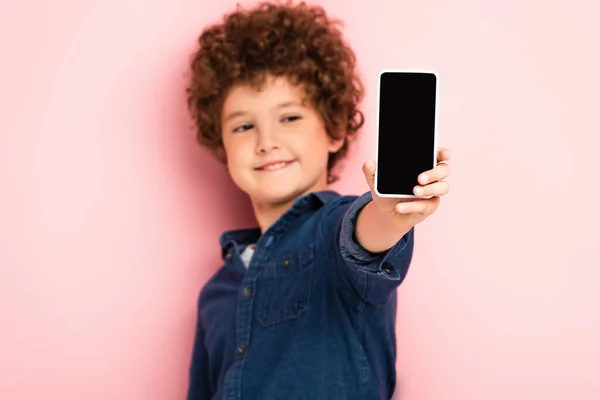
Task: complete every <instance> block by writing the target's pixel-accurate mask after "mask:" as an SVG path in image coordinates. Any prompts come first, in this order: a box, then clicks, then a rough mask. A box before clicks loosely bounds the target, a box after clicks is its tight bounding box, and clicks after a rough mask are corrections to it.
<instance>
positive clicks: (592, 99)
mask: <svg viewBox="0 0 600 400" xmlns="http://www.w3.org/2000/svg"><path fill="white" fill-rule="evenodd" d="M220 3H224V4H222V5H221V4H220ZM49 4H51V2H44V1H31V0H23V1H21V2H15V1H7V0H3V2H2V3H1V4H0V16H1V17H0V18H1V20H0V52H1V53H0V54H1V62H0V65H1V67H0V68H1V73H0V88H1V90H0V107H1V108H0V109H1V110H2V111H1V113H2V117H1V118H0V178H1V182H2V197H1V201H0V221H2V223H1V224H0V324H1V326H0V398H1V399H6V400H13V399H14V400H17V399H18V400H29V399H38V398H42V397H43V398H51V399H61V400H71V399H73V400H74V399H83V398H85V399H86V400H96V399H102V400H105V399H123V400H124V399H128V400H129V399H140V400H141V399H144V400H158V399H180V398H183V396H184V393H185V388H186V384H187V365H188V359H189V353H190V349H191V346H192V334H193V326H194V323H195V314H194V312H195V301H196V296H197V294H198V291H199V289H200V287H201V285H202V284H203V282H204V281H205V280H206V279H207V277H208V276H209V275H210V274H211V273H212V272H213V271H214V270H215V268H216V267H217V256H218V251H219V250H218V246H217V239H218V235H219V233H220V231H221V230H223V229H226V228H229V227H233V226H239V227H241V226H247V225H249V224H251V223H252V218H251V216H250V209H249V206H248V203H247V201H246V200H245V199H243V198H239V199H237V198H236V196H237V195H238V191H237V190H236V189H235V188H234V187H233V186H232V184H231V183H229V182H227V180H226V175H225V173H224V171H223V169H222V168H220V167H219V166H218V164H217V163H216V162H215V161H213V160H212V158H210V157H209V156H207V153H206V152H205V151H203V150H201V149H199V148H197V147H196V146H195V145H194V142H193V136H192V135H193V134H192V131H191V122H190V120H189V119H188V117H187V113H186V110H185V103H184V101H185V100H184V85H185V81H184V73H185V68H186V63H187V58H188V55H189V53H190V51H191V50H192V47H193V43H194V40H195V37H196V35H197V34H198V33H199V31H200V29H201V27H202V26H203V24H205V23H207V22H209V21H212V20H214V19H215V18H216V17H217V16H219V15H220V14H221V12H223V11H225V10H226V9H229V8H230V7H231V6H233V5H234V4H235V2H234V1H226V2H225V1H224V2H213V1H202V0H200V1H194V2H192V1H185V2H184V1H180V2H173V1H167V0H144V1H142V0H137V1H133V0H130V1H126V2H123V1H106V0H102V1H101V0H87V1H75V0H71V1H69V0H60V1H58V2H56V1H55V2H52V5H49ZM217 4H219V5H217ZM321 4H323V5H325V6H327V7H328V9H329V10H331V12H332V13H333V14H336V15H338V16H341V17H343V18H344V19H345V20H346V25H347V34H348V37H349V39H350V41H351V42H352V43H353V44H354V46H355V48H356V51H357V53H358V55H359V59H360V62H361V67H362V71H363V73H364V76H365V79H366V82H367V85H368V97H367V99H366V102H365V110H366V114H367V124H366V128H365V130H364V132H363V136H362V139H363V140H362V142H361V143H360V148H358V149H356V150H355V151H354V153H353V154H352V158H351V159H350V161H349V162H348V163H347V166H346V170H345V175H344V176H343V181H342V182H341V183H340V184H338V185H337V186H336V187H335V189H338V190H341V191H345V192H350V193H359V192H362V191H363V190H365V188H366V185H365V183H364V181H363V176H362V172H361V170H360V166H361V164H362V162H363V161H364V159H365V158H366V157H368V156H371V155H372V154H373V151H374V146H373V142H374V119H373V116H374V110H375V98H374V91H375V87H376V86H375V84H376V74H377V71H378V69H379V68H383V67H414V68H434V69H436V70H438V71H439V73H440V75H441V79H442V86H441V110H440V113H441V114H440V119H439V121H440V140H441V142H442V144H443V145H446V146H448V147H449V148H450V149H451V150H452V153H453V156H454V162H453V175H452V177H451V179H450V181H451V182H452V185H453V188H452V191H451V193H450V195H449V196H448V198H447V200H446V201H445V202H443V203H442V206H441V208H440V209H439V211H438V212H437V214H436V215H435V217H433V218H431V219H430V220H429V221H427V222H426V223H424V224H422V226H421V227H420V228H419V235H418V244H417V249H416V254H415V258H414V264H413V269H412V271H411V273H410V274H409V276H408V279H407V280H406V282H405V284H404V286H403V287H402V289H401V291H400V306H399V320H398V328H399V333H398V335H399V351H398V354H399V367H398V368H399V375H400V380H401V381H402V382H403V388H404V397H403V399H406V400H440V399H443V400H455V399H456V400H465V399H473V400H481V399H485V400H500V399H548V400H555V399H577V400H588V399H589V400H592V399H598V398H600V365H599V363H600V362H599V361H598V360H600V344H599V343H598V342H599V339H600V312H599V311H598V307H599V304H600V294H599V291H598V287H599V286H600V261H599V259H598V256H597V251H594V249H598V239H600V235H599V234H598V226H599V224H600V218H599V215H598V206H597V196H598V194H599V189H598V184H597V182H598V177H597V173H598V171H599V170H600V169H599V168H598V158H599V154H600V153H599V148H600V136H599V133H600V129H598V128H599V126H598V123H597V118H598V112H599V111H598V106H599V102H598V98H597V95H598V93H599V92H600V85H599V78H598V71H599V70H600V57H599V56H598V54H599V53H598V49H599V46H600V45H599V43H600V23H599V22H598V21H600V5H598V2H595V1H592V0H588V1H585V0H578V1H573V0H553V1H550V2H548V1H541V0H537V1H527V2H524V1H516V0H511V1H502V2H501V1H483V0H479V1H477V0H471V1H468V0H457V1H451V2H450V1H441V0H439V1H428V2H390V1H387V0H369V1H353V2H352V7H353V8H352V9H351V7H350V6H349V5H348V2H347V1H343V0H336V1H334V0H329V1H322V2H321ZM392 4H395V5H392ZM366 16H368V18H366ZM380 49H385V50H380ZM234 195H235V196H234Z"/></svg>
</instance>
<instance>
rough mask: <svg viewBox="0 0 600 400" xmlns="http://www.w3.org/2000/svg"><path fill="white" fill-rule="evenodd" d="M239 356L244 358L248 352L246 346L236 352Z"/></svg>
mask: <svg viewBox="0 0 600 400" xmlns="http://www.w3.org/2000/svg"><path fill="white" fill-rule="evenodd" d="M236 352H237V355H238V356H243V355H244V353H245V352H246V348H245V347H244V346H240V347H238V348H237V350H236Z"/></svg>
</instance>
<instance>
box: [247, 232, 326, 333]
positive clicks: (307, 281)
mask: <svg viewBox="0 0 600 400" xmlns="http://www.w3.org/2000/svg"><path fill="white" fill-rule="evenodd" d="M313 270H314V247H313V245H312V244H311V245H309V246H307V247H305V248H303V249H300V250H297V251H295V252H291V253H289V254H287V255H282V256H279V257H276V258H275V259H273V260H272V261H271V262H270V263H269V265H268V266H267V268H265V269H264V275H263V280H262V285H261V287H260V289H259V293H258V298H257V306H258V322H259V323H260V325H261V326H263V327H267V326H270V325H274V324H278V323H281V322H285V321H290V320H293V319H296V318H298V317H300V316H301V315H302V314H303V313H304V312H305V311H306V309H307V308H308V305H309V302H310V292H311V284H312V276H313Z"/></svg>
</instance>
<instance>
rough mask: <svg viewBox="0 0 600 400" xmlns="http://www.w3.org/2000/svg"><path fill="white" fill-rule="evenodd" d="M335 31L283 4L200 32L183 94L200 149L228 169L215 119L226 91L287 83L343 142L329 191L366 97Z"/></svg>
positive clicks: (317, 12)
mask: <svg viewBox="0 0 600 400" xmlns="http://www.w3.org/2000/svg"><path fill="white" fill-rule="evenodd" d="M338 25H342V23H341V22H340V21H338V20H333V19H331V18H329V17H328V16H327V14H326V12H325V11H324V10H323V8H321V7H318V6H308V5H307V4H306V3H304V2H302V3H300V4H297V5H293V4H292V3H291V1H288V2H286V3H273V2H271V3H270V2H263V3H260V4H259V5H258V6H256V7H255V8H253V9H251V10H243V9H242V8H241V7H240V6H239V5H238V8H237V9H236V11H234V12H232V13H230V14H226V15H225V16H224V17H223V21H222V23H219V24H215V25H211V26H208V27H207V28H205V29H204V30H203V31H202V33H201V35H200V37H199V39H198V42H199V49H198V50H197V52H195V53H194V54H193V56H192V59H191V82H190V84H189V87H188V88H187V89H186V91H187V104H188V107H189V110H190V113H191V115H192V118H193V120H194V124H195V127H196V129H197V135H196V138H197V141H198V143H199V144H201V145H203V146H205V147H208V148H209V149H211V150H213V151H214V154H215V155H216V156H217V158H218V159H219V160H220V161H221V162H223V163H226V158H225V151H224V148H223V142H222V137H221V112H222V107H223V103H224V101H225V98H226V96H227V94H228V91H229V90H230V89H231V87H232V86H233V85H235V84H240V83H242V84H249V85H251V86H252V87H255V88H260V86H261V85H262V84H263V83H264V82H265V80H266V78H267V76H269V75H270V76H274V77H285V78H287V79H288V80H289V81H290V83H291V84H293V85H300V87H302V88H303V90H304V93H305V95H306V97H307V99H308V100H309V101H310V104H311V105H312V106H313V107H314V108H315V109H316V110H317V111H318V112H319V114H320V115H321V117H322V119H323V121H324V125H325V128H326V131H327V134H328V135H329V136H330V137H332V138H335V139H340V138H342V137H344V143H343V146H342V147H341V149H340V150H339V151H338V152H336V153H335V154H330V155H329V160H328V165H327V170H328V183H332V182H335V181H336V180H337V179H338V177H337V176H335V175H333V173H332V170H333V168H334V166H335V165H336V164H337V163H338V162H339V161H340V160H341V159H343V158H344V157H345V156H346V153H347V151H348V143H349V140H350V139H352V138H353V137H354V136H355V134H356V133H357V132H358V130H359V129H360V128H361V127H362V125H363V123H364V116H363V113H362V112H361V111H360V110H359V109H358V108H357V107H358V104H359V103H360V101H361V100H362V98H363V95H364V90H363V84H362V82H361V80H360V78H359V76H358V73H357V69H356V56H355V54H354V52H353V51H352V49H351V48H350V47H349V45H348V44H347V43H346V42H345V41H344V40H343V38H342V34H341V31H340V29H339V28H338Z"/></svg>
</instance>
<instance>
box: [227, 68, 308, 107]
mask: <svg viewBox="0 0 600 400" xmlns="http://www.w3.org/2000/svg"><path fill="white" fill-rule="evenodd" d="M304 97H305V92H304V90H303V88H302V87H301V86H297V85H292V84H291V82H290V81H289V79H287V78H285V77H275V78H274V77H267V78H266V79H265V81H264V83H263V84H262V85H260V86H259V87H255V86H252V85H250V84H247V83H242V84H237V85H234V86H233V87H232V88H231V89H230V90H229V93H228V94H227V97H226V99H225V102H224V103H223V113H224V114H225V113H227V112H232V111H236V110H238V109H244V110H255V109H271V108H273V107H276V106H278V105H280V104H281V103H283V102H295V103H303V102H304Z"/></svg>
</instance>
